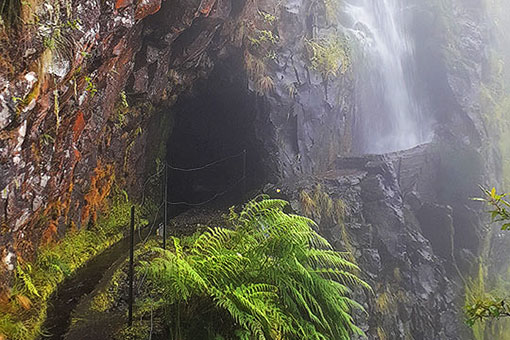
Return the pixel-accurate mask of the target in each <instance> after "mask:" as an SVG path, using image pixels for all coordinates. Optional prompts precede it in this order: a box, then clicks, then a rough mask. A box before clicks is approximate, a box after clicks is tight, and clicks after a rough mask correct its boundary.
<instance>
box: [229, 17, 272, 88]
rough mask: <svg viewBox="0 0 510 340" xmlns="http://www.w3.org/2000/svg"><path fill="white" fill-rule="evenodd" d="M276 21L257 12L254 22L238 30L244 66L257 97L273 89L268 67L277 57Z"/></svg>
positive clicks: (247, 23) (248, 22)
mask: <svg viewBox="0 0 510 340" xmlns="http://www.w3.org/2000/svg"><path fill="white" fill-rule="evenodd" d="M277 20H278V17H277V16H276V15H274V14H271V13H267V12H263V11H259V12H258V16H257V18H256V20H253V21H247V22H244V23H243V24H242V25H241V26H240V27H239V29H238V31H239V32H238V34H239V35H240V36H241V38H240V40H241V41H243V42H242V44H243V46H244V66H245V69H246V72H247V74H248V76H249V78H250V79H251V80H252V82H253V87H254V90H255V91H256V92H257V93H258V94H259V95H264V94H267V93H269V92H270V91H272V90H273V88H274V81H273V78H272V77H271V76H270V75H269V74H268V73H269V72H268V66H269V63H270V62H271V61H274V60H276V59H277V57H278V54H277V52H276V49H277V47H278V43H279V41H280V37H279V36H278V34H277V33H276V32H277V30H276V22H277Z"/></svg>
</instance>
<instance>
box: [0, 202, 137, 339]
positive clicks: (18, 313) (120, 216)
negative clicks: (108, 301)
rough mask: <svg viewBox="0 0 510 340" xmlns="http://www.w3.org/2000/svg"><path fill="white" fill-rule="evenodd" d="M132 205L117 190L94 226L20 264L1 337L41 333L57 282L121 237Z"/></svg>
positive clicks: (0, 315) (0, 321) (2, 320)
mask: <svg viewBox="0 0 510 340" xmlns="http://www.w3.org/2000/svg"><path fill="white" fill-rule="evenodd" d="M130 208H131V203H130V202H129V200H128V199H127V197H126V196H125V195H123V194H122V193H121V192H119V193H117V195H115V196H114V197H113V198H112V205H111V210H110V211H109V214H108V215H106V216H103V217H101V218H100V219H99V221H98V223H97V225H96V226H95V227H93V228H91V229H81V230H79V231H71V232H70V233H68V234H67V235H66V236H65V237H64V238H63V239H62V240H60V241H59V242H58V243H57V244H56V245H52V246H46V247H45V248H41V249H39V253H38V255H37V259H36V260H35V262H33V263H28V262H24V263H20V264H19V265H18V267H17V268H16V280H15V283H14V287H13V289H12V291H11V302H10V304H9V306H5V309H6V310H10V312H4V313H0V339H1V336H2V335H3V336H4V337H7V339H9V340H30V339H34V338H35V337H37V336H38V335H39V333H40V330H41V326H42V323H43V322H44V319H45V317H46V303H47V301H48V299H49V297H50V296H51V294H52V293H53V292H54V291H55V289H56V288H57V285H58V284H59V283H61V282H62V281H63V280H64V279H65V278H66V277H68V276H69V275H71V274H72V273H73V272H74V271H76V269H78V268H80V267H81V266H82V265H83V264H84V263H86V262H87V261H88V260H89V259H91V258H92V257H94V256H95V255H97V254H99V253H100V252H102V251H103V250H105V249H106V248H108V247H109V246H111V245H113V244H114V243H116V242H118V241H119V240H120V239H121V238H122V235H123V230H124V227H125V226H126V225H128V223H129V219H130ZM138 210H139V209H138ZM139 221H140V223H143V222H144V221H142V220H140V219H139Z"/></svg>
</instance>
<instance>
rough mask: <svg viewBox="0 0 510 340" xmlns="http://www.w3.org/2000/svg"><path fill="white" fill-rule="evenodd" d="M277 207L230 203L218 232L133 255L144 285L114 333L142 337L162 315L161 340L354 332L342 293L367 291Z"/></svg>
mask: <svg viewBox="0 0 510 340" xmlns="http://www.w3.org/2000/svg"><path fill="white" fill-rule="evenodd" d="M287 205H288V203H287V202H285V201H282V200H272V199H262V200H255V201H252V202H249V203H247V204H246V206H245V207H244V209H243V210H242V211H241V212H240V213H237V212H235V211H234V209H231V212H230V214H229V216H228V219H227V222H226V223H227V224H228V228H226V227H223V228H218V227H215V228H213V227H211V228H209V229H207V230H206V231H205V232H203V233H197V234H195V235H193V236H191V237H185V238H177V237H173V238H172V239H171V241H170V243H171V244H172V245H173V246H172V247H171V250H163V249H161V248H158V247H151V248H148V250H145V255H144V254H142V253H139V254H138V257H140V258H142V259H144V261H141V262H140V263H141V266H138V270H137V276H138V280H139V279H140V278H142V277H146V278H147V282H146V284H145V287H146V289H148V290H149V291H148V292H147V291H146V293H145V296H143V297H140V299H141V300H142V302H141V303H139V304H138V308H137V310H136V311H135V314H136V319H137V320H139V321H137V323H136V324H135V326H133V327H132V328H130V329H124V330H123V331H120V332H119V333H121V334H124V335H125V336H126V337H128V338H131V339H137V338H146V337H147V334H148V331H149V329H150V327H149V325H151V324H152V323H154V324H156V325H159V324H160V321H162V322H163V324H164V329H166V331H164V332H165V333H167V334H168V338H169V339H260V340H262V339H274V340H276V339H296V340H297V339H339V340H340V339H350V338H351V336H352V335H354V334H356V335H361V334H362V331H361V330H360V329H359V328H358V327H356V325H355V324H354V321H353V318H352V316H351V313H352V308H358V309H360V310H362V307H361V306H360V305H359V304H358V303H356V302H355V301H354V300H352V299H351V298H350V297H349V296H350V295H351V293H352V291H351V289H352V288H361V287H362V288H364V289H367V290H370V287H369V286H368V285H367V284H366V283H365V282H364V281H362V280H361V279H360V278H359V277H358V276H357V274H356V273H357V272H358V267H357V266H356V265H355V264H353V263H352V262H350V261H349V260H348V257H349V254H346V253H339V252H336V251H334V250H333V249H332V248H331V246H330V245H329V243H328V242H327V241H326V240H325V239H323V238H322V237H321V236H319V234H318V233H317V232H316V231H314V228H315V227H316V226H315V224H314V222H313V221H312V220H310V219H308V218H305V217H301V216H297V215H292V214H287V213H285V212H284V209H285V208H286V207H287ZM119 275H120V274H118V275H116V277H118V276H119ZM108 291H110V292H109V293H108V294H106V295H105V294H99V295H97V296H96V297H95V298H94V300H93V303H92V306H93V307H94V308H95V309H96V310H101V311H104V310H106V309H108V308H109V306H111V303H110V302H108V301H110V300H111V299H112V296H111V294H112V293H111V289H108ZM153 315H156V316H157V317H156V318H153ZM156 319H157V320H156ZM158 320H159V321H158ZM128 334H129V336H128ZM137 334H138V336H139V337H137Z"/></svg>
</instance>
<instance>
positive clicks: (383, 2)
mask: <svg viewBox="0 0 510 340" xmlns="http://www.w3.org/2000/svg"><path fill="white" fill-rule="evenodd" d="M404 4H405V0H348V2H347V3H346V4H345V12H346V14H347V16H348V17H349V19H350V21H351V23H350V24H349V26H350V27H348V29H349V31H350V32H351V33H352V35H353V37H354V39H355V40H356V41H355V43H354V45H357V46H359V49H358V51H357V52H358V55H357V56H356V57H355V58H356V65H355V67H356V70H355V73H356V96H357V99H356V102H357V105H356V106H357V111H356V117H355V127H354V130H355V139H356V141H357V143H358V144H359V149H358V150H356V151H357V152H361V153H386V152H391V151H397V150H403V149H408V148H411V147H414V146H416V145H418V144H421V143H424V142H426V141H427V140H428V139H429V138H430V130H431V128H430V124H429V123H426V122H427V121H428V119H426V117H425V115H424V112H423V111H424V109H423V108H422V107H420V103H419V100H418V99H417V97H418V95H417V94H416V89H417V87H416V62H415V53H414V46H413V42H412V39H411V37H410V35H409V34H408V30H407V28H406V24H405V15H404V10H403V5H404Z"/></svg>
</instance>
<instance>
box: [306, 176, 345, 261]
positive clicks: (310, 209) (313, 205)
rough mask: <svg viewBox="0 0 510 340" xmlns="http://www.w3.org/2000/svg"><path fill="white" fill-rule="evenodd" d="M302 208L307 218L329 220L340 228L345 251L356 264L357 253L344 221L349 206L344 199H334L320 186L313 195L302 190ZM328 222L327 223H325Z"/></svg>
mask: <svg viewBox="0 0 510 340" xmlns="http://www.w3.org/2000/svg"><path fill="white" fill-rule="evenodd" d="M299 198H300V203H301V208H302V209H303V213H304V214H305V216H307V217H309V218H312V219H316V220H318V221H323V219H329V220H330V221H332V222H334V223H335V224H336V225H338V226H339V227H340V230H341V235H340V236H341V238H342V241H343V244H344V246H345V250H347V251H348V252H349V254H350V255H349V256H350V258H349V259H350V260H351V261H353V262H355V259H354V256H353V255H352V254H353V253H354V251H355V249H354V247H353V246H352V240H351V236H350V235H349V231H348V230H347V228H346V226H345V223H344V219H345V216H346V213H347V206H346V204H345V202H344V201H343V200H342V199H339V198H338V199H333V198H331V197H330V196H329V195H328V193H326V192H325V191H324V190H323V189H322V186H321V185H320V184H318V185H316V186H315V187H314V189H313V190H312V192H311V193H308V192H307V191H306V190H302V191H301V192H300V194H299ZM324 222H326V221H324Z"/></svg>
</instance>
